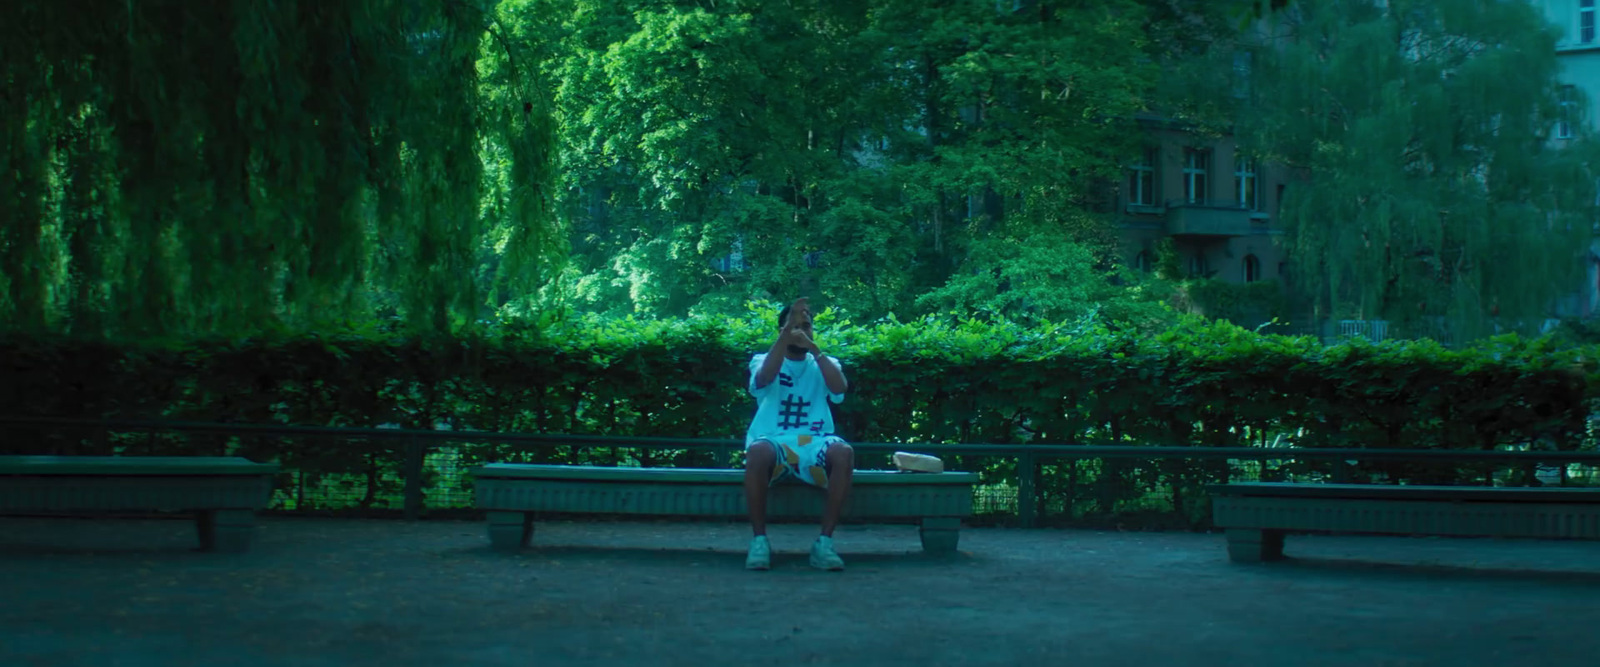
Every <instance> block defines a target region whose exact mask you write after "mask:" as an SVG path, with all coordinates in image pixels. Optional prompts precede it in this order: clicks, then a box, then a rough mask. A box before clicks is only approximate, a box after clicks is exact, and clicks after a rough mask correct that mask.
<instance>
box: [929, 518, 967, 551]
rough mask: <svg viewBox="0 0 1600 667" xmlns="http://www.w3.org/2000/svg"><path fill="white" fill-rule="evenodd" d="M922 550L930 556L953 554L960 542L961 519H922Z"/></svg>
mask: <svg viewBox="0 0 1600 667" xmlns="http://www.w3.org/2000/svg"><path fill="white" fill-rule="evenodd" d="M920 533H921V535H922V550H923V551H924V552H927V553H930V554H948V553H955V550H956V544H957V543H959V542H960V541H961V518H960V517H954V516H930V517H923V518H922V528H921V530H920Z"/></svg>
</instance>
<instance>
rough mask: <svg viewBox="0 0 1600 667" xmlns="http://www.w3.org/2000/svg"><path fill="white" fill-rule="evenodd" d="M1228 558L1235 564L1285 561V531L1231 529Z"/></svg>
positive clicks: (1229, 531)
mask: <svg viewBox="0 0 1600 667" xmlns="http://www.w3.org/2000/svg"><path fill="white" fill-rule="evenodd" d="M1227 534H1228V558H1229V559H1230V560H1232V561H1233V562H1235V563H1259V562H1262V561H1274V560H1283V531H1281V530H1260V529H1255V528H1229V529H1228V530H1227Z"/></svg>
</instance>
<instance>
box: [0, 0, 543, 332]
mask: <svg viewBox="0 0 1600 667" xmlns="http://www.w3.org/2000/svg"><path fill="white" fill-rule="evenodd" d="M491 4H492V3H490V2H489V0H471V1H463V0H349V1H345V2H317V1H311V0H302V1H300V2H295V1H283V2H259V1H258V0H218V1H216V2H189V1H187V0H141V1H140V2H114V1H111V0H82V1H79V2H59V1H47V0H40V1H21V0H19V1H18V2H14V3H5V5H4V7H3V8H0V67H3V69H4V76H5V80H4V82H5V85H4V86H3V87H0V88H3V91H0V174H5V175H6V177H5V178H0V321H5V322H7V323H8V324H9V326H10V327H12V328H15V329H24V330H37V331H57V332H70V333H74V334H85V335H108V334H131V335H149V334H191V333H199V332H250V331H259V330H262V329H272V328H283V327H292V328H309V327H321V326H341V325H348V324H352V323H355V322H356V321H358V320H361V319H365V318H367V317H369V316H370V315H371V314H372V313H373V312H375V309H384V308H388V309H391V310H392V312H393V313H394V314H395V315H397V316H398V317H400V318H401V319H402V320H403V321H404V322H406V323H408V324H409V325H411V326H412V327H413V328H416V329H421V330H433V331H439V330H448V329H453V328H458V327H461V326H464V325H469V324H470V323H471V322H473V321H475V320H476V319H477V318H478V312H479V310H480V309H481V308H482V307H483V305H484V304H483V292H484V291H485V288H488V287H494V286H505V287H509V286H521V285H525V284H529V283H531V281H533V280H535V279H536V278H537V276H538V275H539V273H540V270H541V269H542V268H543V267H544V265H545V264H546V263H548V262H552V261H558V258H559V256H560V253H559V252H557V251H556V250H557V248H556V246H558V244H559V239H560V238H561V235H560V234H559V233H557V231H558V230H556V229H555V226H554V224H555V223H554V220H553V218H552V216H551V215H550V211H549V207H548V206H546V205H545V204H544V200H545V198H546V196H547V195H548V182H549V176H550V174H551V172H552V169H553V166H552V164H551V161H552V159H553V155H554V151H553V132H552V128H551V121H550V116H549V114H548V113H547V111H546V108H547V106H546V104H545V103H544V102H543V95H542V91H541V90H540V86H539V84H538V82H537V81H533V80H530V76H532V74H531V73H530V72H527V71H518V70H517V69H516V68H514V67H511V66H510V63H511V59H512V58H514V54H513V52H512V48H511V47H512V45H511V44H510V43H509V42H505V41H504V37H503V36H496V38H497V39H500V40H501V44H500V45H499V46H497V47H492V46H490V45H489V43H488V42H487V35H488V33H489V32H490V30H489V28H490V24H491V23H492V22H493V21H494V20H495V16H494V14H493V12H492V11H491V7H490V5H491ZM502 65H504V70H505V73H503V74H502V73H501V72H500V71H499V70H500V68H501V67H502ZM480 71H486V72H489V74H488V75H485V76H483V77H480ZM508 98H520V99H524V100H530V102H529V103H527V104H516V105H514V106H513V105H509V104H507V103H506V102H507V100H508ZM531 101H538V103H537V104H534V103H533V102H531ZM508 107H511V108H508ZM485 262H489V263H491V264H492V265H494V266H496V267H497V268H496V269H495V271H492V272H486V271H485V270H484V264H485ZM486 275H488V276H489V277H490V279H486V278H485V276H486Z"/></svg>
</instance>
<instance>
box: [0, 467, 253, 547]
mask: <svg viewBox="0 0 1600 667" xmlns="http://www.w3.org/2000/svg"><path fill="white" fill-rule="evenodd" d="M277 472H278V465H277V464H273V463H254V462H252V461H249V460H247V459H243V458H238V457H221V456H218V457H204V456H195V457H190V456H170V457H169V456H127V457H123V456H0V514H13V515H15V514H30V513H49V514H55V513H68V514H80V513H92V512H135V511H157V512H159V511H179V512H192V513H194V515H195V527H196V529H197V530H198V532H199V536H200V548H201V549H204V550H207V551H228V552H241V551H245V550H247V549H249V547H250V539H251V537H252V535H253V534H254V529H255V522H256V511H257V510H260V509H262V508H264V507H266V505H267V501H268V499H269V498H270V497H271V495H272V476H273V475H274V474H276V473H277Z"/></svg>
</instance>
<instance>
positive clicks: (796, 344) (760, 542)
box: [744, 297, 855, 571]
mask: <svg viewBox="0 0 1600 667" xmlns="http://www.w3.org/2000/svg"><path fill="white" fill-rule="evenodd" d="M806 301H807V299H806V298H804V297H802V298H801V299H799V300H797V301H795V302H794V303H793V304H791V305H788V306H785V307H784V308H783V310H781V311H779V312H778V332H779V333H778V337H777V340H774V341H773V342H772V348H771V349H770V350H768V351H767V352H765V353H760V354H756V355H755V356H753V357H752V358H751V359H750V394H751V395H752V396H754V397H755V398H756V406H757V407H756V416H755V418H754V419H753V420H751V422H750V429H749V431H748V432H747V433H746V434H745V473H744V490H745V500H746V502H747V504H748V506H749V510H750V528H751V530H752V531H754V532H755V536H754V537H752V538H751V539H750V552H749V554H748V556H746V558H745V567H747V568H749V569H752V570H765V569H768V568H770V567H771V566H772V546H771V544H769V543H768V541H767V518H766V510H767V490H768V488H769V487H770V485H771V484H773V483H775V482H777V481H778V480H780V479H782V478H784V477H787V476H793V477H798V478H800V479H801V480H803V481H804V482H806V483H808V484H812V485H814V486H816V487H818V488H821V489H825V490H826V491H827V493H828V501H827V507H826V509H825V510H824V511H823V514H822V534H821V535H819V536H818V537H817V541H816V542H815V543H813V544H812V545H811V565H812V567H816V568H820V569H824V570H834V571H837V570H843V569H844V561H843V560H842V559H840V558H839V554H838V553H837V552H835V551H834V549H833V529H834V527H835V526H837V525H838V523H839V514H840V511H841V510H843V508H844V503H845V499H846V498H847V497H848V496H849V494H850V478H851V470H852V469H853V468H854V467H855V451H854V450H853V449H851V448H850V444H849V443H847V442H845V441H844V439H843V438H840V437H839V436H837V435H835V434H834V431H833V414H832V411H831V410H830V408H829V405H828V403H835V404H836V403H839V402H841V401H843V400H844V393H845V390H846V389H847V388H848V385H847V384H846V383H845V379H844V371H843V370H841V369H840V367H839V360H837V359H834V358H832V357H829V356H827V355H824V354H822V351H821V350H820V349H819V348H818V347H817V343H816V341H815V339H814V337H813V336H814V332H813V330H812V324H811V311H810V309H809V307H808V306H807V303H806Z"/></svg>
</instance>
